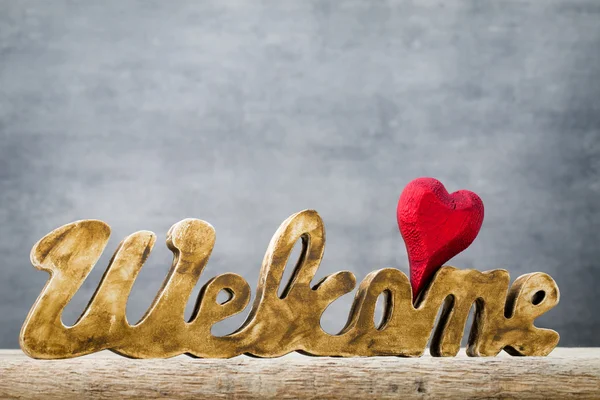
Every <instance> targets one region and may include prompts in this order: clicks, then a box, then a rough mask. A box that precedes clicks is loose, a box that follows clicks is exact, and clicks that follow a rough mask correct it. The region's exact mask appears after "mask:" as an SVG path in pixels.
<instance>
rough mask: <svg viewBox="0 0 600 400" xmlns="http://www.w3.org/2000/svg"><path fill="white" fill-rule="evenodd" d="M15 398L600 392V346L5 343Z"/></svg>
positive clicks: (1, 374) (5, 381)
mask: <svg viewBox="0 0 600 400" xmlns="http://www.w3.org/2000/svg"><path fill="white" fill-rule="evenodd" d="M0 398H3V399H4V398H9V399H13V398H14V399H17V398H19V399H34V398H43V399H46V400H52V399H58V400H67V399H90V398H91V399H133V398H147V399H158V398H161V399H231V398H240V399H246V398H248V399H273V398H277V399H289V398H293V399H298V398H300V399H303V398H306V399H309V398H310V399H363V400H364V399H391V398H394V399H423V398H429V399H489V398H503V399H509V398H518V399H544V400H548V399H568V398H578V399H598V398H600V349H599V348H571V349H568V348H560V347H559V348H557V349H555V350H554V351H553V352H552V353H551V354H550V355H549V356H548V357H510V356H508V355H504V354H503V353H501V356H499V357H481V358H467V357H466V356H465V350H464V349H462V350H461V352H460V353H459V355H458V356H457V357H452V358H443V359H440V358H432V357H430V356H429V355H424V356H423V357H421V358H399V357H371V358H329V357H327V358H326V357H305V356H302V355H299V354H297V353H294V354H289V355H287V356H284V357H280V358H271V359H255V358H249V357H245V356H240V357H236V358H232V359H227V360H220V359H190V358H188V357H183V356H181V357H175V358H171V359H168V360H129V359H124V358H120V357H118V356H116V355H114V354H111V353H109V352H101V353H98V354H94V355H90V356H85V357H79V358H75V359H70V360H57V361H53V360H32V359H30V358H28V357H26V356H25V355H23V353H22V352H20V351H18V350H3V351H2V350H0Z"/></svg>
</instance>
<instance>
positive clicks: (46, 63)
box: [0, 0, 600, 348]
mask: <svg viewBox="0 0 600 400" xmlns="http://www.w3.org/2000/svg"><path fill="white" fill-rule="evenodd" d="M0 139H1V147H0V162H1V165H0V235H1V238H0V260H1V263H0V348H1V347H17V346H18V340H17V338H18V332H19V328H20V325H21V324H22V322H23V320H24V318H25V316H26V314H27V311H28V309H29V307H30V306H31V305H32V304H33V302H34V300H35V298H36V297H37V295H38V293H39V291H40V290H41V288H42V286H43V284H44V282H45V280H46V278H47V276H46V274H45V273H43V272H40V271H37V270H35V269H34V268H33V267H31V265H30V264H29V250H30V248H31V246H32V245H33V244H34V242H35V241H36V240H37V239H39V238H40V237H42V236H43V235H44V234H46V233H47V232H49V231H50V230H52V229H54V228H56V227H58V226H60V225H63V224H65V223H68V222H71V221H73V220H77V219H83V218H98V219H102V220H104V221H106V222H108V223H109V224H110V225H111V226H112V229H113V236H112V237H111V242H110V244H109V247H108V249H110V250H109V251H107V253H106V254H105V255H104V256H103V258H102V260H101V263H100V265H99V266H98V267H97V269H96V270H94V271H93V273H92V275H91V276H90V278H89V279H88V281H87V282H86V283H85V285H84V287H83V289H82V290H81V291H80V292H79V293H78V294H77V295H76V297H75V299H74V301H73V302H72V304H70V305H69V306H68V308H67V310H66V311H65V316H64V320H65V321H66V322H73V321H74V320H75V318H76V316H77V314H78V313H79V312H80V311H81V310H82V309H83V307H84V305H85V303H86V301H87V299H89V297H90V296H91V294H92V292H93V289H94V288H95V287H96V284H97V282H98V280H99V279H100V276H101V275H102V271H103V267H104V266H105V265H106V263H107V261H108V259H109V256H110V253H111V252H112V250H113V249H114V248H115V247H116V245H117V243H118V242H119V241H120V240H121V239H122V238H123V237H124V236H125V235H127V234H129V233H131V232H133V231H136V230H140V229H149V230H152V231H154V232H157V233H158V234H159V242H158V245H157V247H156V248H155V250H154V252H153V253H152V255H151V257H150V259H149V261H148V263H147V265H146V266H145V267H144V269H143V270H142V272H141V275H140V276H139V279H138V280H137V281H136V283H135V286H134V289H133V292H132V296H131V299H130V301H129V306H128V316H129V317H130V318H131V319H136V318H138V317H140V316H141V315H142V313H143V312H144V310H145V308H147V307H148V306H149V305H150V302H151V300H152V297H153V296H154V294H155V293H156V291H157V290H158V288H159V286H160V284H161V281H162V278H163V277H164V275H165V273H166V271H167V269H168V266H169V264H170V253H169V251H168V250H167V249H166V247H165V246H164V244H163V243H164V238H165V233H166V231H167V230H168V228H169V227H170V226H171V225H172V224H173V223H175V222H177V221H178V220H180V219H182V218H186V217H197V218H202V219H205V220H207V221H209V222H211V223H212V224H213V225H214V226H215V227H216V229H217V236H218V238H217V244H216V248H215V250H214V253H213V256H212V258H211V260H210V263H209V267H208V268H207V270H206V272H205V274H204V275H203V276H202V277H201V281H200V282H201V283H203V282H206V281H207V280H208V279H209V278H210V277H212V276H214V275H215V274H218V273H221V272H224V271H234V272H238V273H240V274H242V275H243V276H244V277H245V278H246V279H247V280H248V281H249V283H250V284H251V286H252V287H254V286H255V285H256V281H257V275H258V270H259V266H260V261H261V260H262V256H263V253H264V251H265V249H266V246H267V244H268V242H269V240H270V237H271V235H272V234H273V232H274V231H275V230H276V228H277V226H278V225H279V223H280V222H281V221H282V220H283V219H285V218H286V217H287V216H288V215H290V214H292V213H294V212H296V211H299V210H302V209H305V208H315V209H317V210H318V211H319V212H320V213H321V216H322V217H323V219H324V221H325V224H326V228H327V234H328V236H327V239H328V241H327V249H326V253H325V258H324V260H323V265H322V267H321V269H320V271H319V273H318V277H321V276H324V275H325V274H329V273H332V272H335V271H337V270H341V269H350V270H352V271H354V272H355V273H356V274H357V277H358V278H359V279H362V278H363V277H364V276H365V274H366V273H367V272H368V271H371V270H373V269H377V268H382V267H398V268H400V269H402V270H403V271H407V268H406V265H407V261H406V252H405V249H404V245H403V243H402V241H401V238H400V235H399V233H398V230H397V226H396V221H395V207H396V201H397V198H398V195H399V194H400V191H401V190H402V188H403V186H404V185H405V184H406V183H407V182H409V181H410V180H411V179H413V178H415V177H419V176H434V177H437V178H438V179H440V180H442V182H444V183H445V184H446V186H447V188H448V189H449V190H451V191H454V190H457V189H461V188H466V189H470V190H473V191H475V192H477V193H478V194H479V195H480V196H481V197H482V198H483V201H484V203H485V205H486V218H485V221H484V224H483V228H482V231H481V233H480V235H479V237H478V239H477V240H476V241H475V243H474V244H473V245H472V246H471V247H470V248H469V249H468V250H467V251H466V252H464V253H463V254H461V255H459V256H458V257H456V258H455V259H454V260H452V264H453V265H456V266H458V267H463V268H478V269H482V270H485V269H493V268H507V269H508V270H510V272H511V276H512V278H513V279H514V278H515V277H516V276H518V275H520V274H523V273H527V272H532V271H545V272H548V273H550V274H551V275H552V276H553V277H554V278H555V279H556V281H557V282H558V285H559V287H560V288H561V294H562V299H561V303H560V305H559V306H558V307H557V308H556V309H555V310H553V311H551V312H550V313H548V314H547V315H545V316H544V317H542V318H541V319H540V321H539V325H541V326H547V327H551V328H554V329H556V330H558V331H559V332H560V333H561V335H562V341H561V345H564V346H574V345H585V346H600V334H599V333H600V314H599V313H598V305H597V302H598V290H597V287H598V285H599V284H600V269H599V267H598V261H599V258H600V247H599V243H600V237H599V233H598V232H599V228H600V201H599V200H600V198H599V193H600V175H599V172H600V171H599V168H600V2H598V1H594V0H584V1H573V0H560V1H556V0H554V1H486V2H482V1H479V0H473V1H467V0H458V1H449V2H447V1H435V2H433V1H419V2H410V1H381V2H379V1H333V0H332V1H300V0H297V1H292V0H287V1H279V2H260V1H235V2H234V1H227V2H224V1H216V0H215V1H212V2H184V1H175V2H148V1H146V2H133V1H126V2H124V1H111V2H92V1H87V2H72V3H71V2H63V1H53V2H43V1H39V2H32V1H6V0H0ZM196 293H197V290H196ZM351 298H352V295H349V296H345V297H344V298H342V299H341V300H339V301H338V302H336V303H334V305H333V306H332V307H331V308H330V309H328V310H327V312H326V314H325V316H324V320H323V325H324V327H325V328H326V330H328V331H330V332H334V331H336V330H337V329H339V328H341V327H342V325H343V324H344V321H345V317H346V315H347V313H348V310H349V307H350V301H351ZM188 311H190V310H188ZM242 319H243V316H240V317H239V318H233V319H232V320H230V321H226V322H224V323H222V324H221V325H220V326H219V327H216V328H215V329H216V331H218V332H220V333H225V332H227V331H228V330H233V329H234V327H235V326H237V325H238V324H239V323H240V322H241V320H242Z"/></svg>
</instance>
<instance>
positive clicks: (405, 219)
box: [397, 178, 483, 298]
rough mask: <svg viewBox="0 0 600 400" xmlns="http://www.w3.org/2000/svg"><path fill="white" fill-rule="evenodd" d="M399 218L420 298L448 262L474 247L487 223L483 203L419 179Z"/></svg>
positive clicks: (406, 193)
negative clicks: (482, 226)
mask: <svg viewBox="0 0 600 400" xmlns="http://www.w3.org/2000/svg"><path fill="white" fill-rule="evenodd" d="M397 217H398V226H399V227H400V233H401V234H402V238H403V239H404V243H405V244H406V250H407V252H408V261H409V265H410V283H411V285H412V288H413V296H414V298H416V297H417V295H418V294H419V292H420V291H421V290H422V289H423V287H424V286H425V285H426V284H427V282H429V280H430V279H431V278H432V276H433V274H434V273H435V272H436V271H437V270H438V269H439V268H440V267H441V266H442V265H443V264H444V263H445V262H446V261H448V260H449V259H451V258H452V257H454V256H455V255H457V254H458V253H460V252H461V251H463V250H464V249H466V248H467V247H469V245H470V244H471V243H473V240H475V237H476V236H477V233H479V228H481V224H482V222H483V202H482V201H481V199H480V198H479V196H477V195H476V194H475V193H473V192H470V191H468V190H459V191H457V192H454V193H452V194H449V193H448V191H447V190H446V188H445V187H444V185H442V183H441V182H440V181H438V180H437V179H433V178H418V179H415V180H413V181H412V182H410V183H409V184H408V185H407V186H406V187H405V188H404V190H403V191H402V194H401V195H400V200H399V201H398V210H397Z"/></svg>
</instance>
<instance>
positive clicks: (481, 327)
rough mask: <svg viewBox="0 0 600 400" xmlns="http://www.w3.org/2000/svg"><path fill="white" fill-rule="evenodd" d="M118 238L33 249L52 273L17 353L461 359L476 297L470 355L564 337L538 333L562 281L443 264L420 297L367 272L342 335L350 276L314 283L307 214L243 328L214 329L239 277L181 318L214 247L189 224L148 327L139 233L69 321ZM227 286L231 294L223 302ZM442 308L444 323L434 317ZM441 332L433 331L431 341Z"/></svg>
mask: <svg viewBox="0 0 600 400" xmlns="http://www.w3.org/2000/svg"><path fill="white" fill-rule="evenodd" d="M109 236H110V228H109V227H108V225H107V224H105V223H104V222H102V221H97V220H84V221H78V222H74V223H71V224H68V225H65V226H62V227H61V228H58V229H56V230H54V231H53V232H51V233H49V234H48V235H46V236H45V237H44V238H43V239H41V240H40V241H39V242H38V243H37V244H36V245H35V246H34V247H33V249H32V252H31V260H32V263H33V265H34V266H35V267H36V268H38V269H40V270H43V271H47V272H49V273H50V279H49V280H48V282H47V284H46V286H45V287H44V289H43V290H42V292H41V294H40V296H39V297H38V299H37V301H36V302H35V304H34V305H33V308H32V309H31V311H30V313H29V315H28V316H27V319H26V320H25V323H24V325H23V328H22V330H21V336H20V342H21V348H22V349H23V351H25V353H27V354H28V355H30V356H32V357H35V358H46V359H53V358H68V357H75V356H81V355H84V354H89V353H93V352H97V351H100V350H104V349H110V350H112V351H114V352H116V353H118V354H121V355H124V356H127V357H133V358H163V357H172V356H176V355H179V354H189V355H192V356H196V357H213V358H215V357H218V358H225V357H234V356H237V355H240V354H251V355H254V356H259V357H277V356H281V355H284V354H286V353H289V352H292V351H299V352H303V353H305V354H310V355H319V356H376V355H395V356H411V357H413V356H420V355H422V354H423V352H424V349H425V347H426V345H427V342H428V340H429V338H430V337H432V339H431V354H432V355H434V356H454V355H456V354H457V353H458V351H459V349H460V342H461V338H462V336H463V331H464V328H465V325H466V321H467V317H468V315H469V311H470V309H471V307H472V305H473V304H475V320H474V323H473V326H472V328H471V334H470V337H469V346H468V349H467V352H468V354H469V355H471V356H494V355H496V354H498V353H499V352H500V351H501V350H503V349H504V350H506V351H507V352H508V353H510V354H513V355H530V356H541V355H547V354H548V353H550V352H551V351H552V349H553V348H554V347H555V346H556V345H557V344H558V339H559V336H558V334H557V333H556V332H554V331H552V330H549V329H541V328H537V327H535V326H534V325H533V321H534V320H535V318H537V317H538V316H540V315H542V314H543V313H545V312H546V311H548V310H550V309H551V308H552V307H554V306H555V305H556V304H557V303H558V298H559V291H558V287H557V285H556V283H555V282H554V280H553V279H552V278H551V277H550V276H548V275H547V274H544V273H532V274H527V275H523V276H521V277H519V278H518V279H517V280H516V281H515V282H514V284H513V285H512V286H511V287H510V289H509V283H510V278H509V274H508V272H507V271H505V270H494V271H488V272H479V271H476V270H458V269H456V268H453V267H443V268H441V269H440V270H439V271H438V272H437V273H436V275H435V277H434V278H433V279H432V281H431V282H430V284H429V286H428V287H427V288H426V289H424V290H423V292H422V293H421V294H420V296H419V298H418V299H417V302H416V304H413V300H412V291H411V286H410V283H409V281H408V278H407V277H406V276H405V275H404V274H403V273H402V272H400V271H399V270H397V269H392V268H386V269H381V270H378V271H374V272H371V273H370V274H368V275H367V277H366V278H365V279H364V280H363V281H362V282H361V283H360V285H359V287H358V292H357V294H356V296H355V299H354V302H353V305H352V308H351V311H350V314H349V318H348V322H347V324H346V326H345V327H344V328H343V329H342V330H341V332H339V333H338V334H336V335H331V334H328V333H327V332H325V331H324V330H323V329H322V328H321V325H320V320H321V315H322V313H323V311H324V310H325V309H326V308H327V307H328V306H329V304H331V303H332V302H333V301H335V300H336V299H337V298H339V297H340V296H342V295H344V294H346V293H349V292H351V291H352V290H353V289H354V287H355V285H356V279H355V277H354V275H353V274H352V273H351V272H348V271H342V272H337V273H335V274H333V275H330V276H328V277H326V278H324V279H323V280H321V281H320V282H319V283H317V284H316V285H314V286H311V284H310V283H311V281H312V279H313V277H314V275H315V273H316V271H317V269H318V267H319V264H320V262H321V258H322V256H323V251H324V246H325V231H324V227H323V222H322V220H321V218H320V217H319V215H318V214H317V212H315V211H312V210H305V211H302V212H299V213H296V214H294V215H292V216H290V217H289V218H288V219H286V220H285V221H284V222H283V223H282V225H281V226H280V227H279V229H278V230H277V232H276V233H275V235H274V236H273V238H272V240H271V242H270V244H269V247H268V249H267V252H266V254H265V257H264V260H263V263H262V267H261V270H260V276H259V281H258V287H257V291H256V300H255V301H254V304H253V305H252V308H251V311H250V313H249V315H248V317H247V319H246V321H245V322H244V324H243V325H242V326H241V327H240V328H239V329H238V330H237V331H235V332H233V333H231V334H229V335H226V336H220V337H217V336H213V335H212V334H211V327H212V325H214V324H215V323H216V322H218V321H221V320H223V319H225V318H228V317H230V316H232V315H235V314H237V313H240V312H241V311H243V310H244V309H245V308H246V306H247V305H248V303H249V300H250V287H249V285H248V283H247V282H246V281H245V280H244V279H243V278H242V277H240V276H239V275H236V274H233V273H225V274H222V275H219V276H217V277H215V278H213V279H211V280H210V281H209V282H207V283H206V285H204V287H203V288H202V290H201V291H200V294H199V297H198V299H197V302H196V306H195V309H194V312H193V316H192V318H191V319H190V320H189V321H186V320H185V318H184V310H185V307H186V304H187V302H188V300H189V297H190V294H191V292H192V290H193V288H194V286H195V285H196V282H197V281H198V278H199V277H200V274H201V273H202V270H203V269H204V267H205V266H206V264H207V262H208V259H209V256H210V254H211V251H212V249H213V246H214V243H215V232H214V229H213V227H212V226H211V225H210V224H208V223H207V222H204V221H201V220H197V219H186V220H183V221H181V222H179V223H177V224H175V225H173V227H172V228H171V229H170V230H169V233H168V237H167V245H168V247H169V248H170V249H171V251H172V252H173V253H174V261H173V265H172V267H171V270H170V271H169V273H168V276H167V277H166V279H165V281H164V283H163V285H162V288H161V289H160V291H159V293H158V294H157V296H156V298H155V299H154V301H153V303H152V305H151V306H150V308H149V309H148V311H147V312H146V314H145V315H144V316H143V317H142V319H141V320H140V322H138V323H137V324H135V325H130V324H129V323H128V321H127V319H126V316H125V308H126V304H127V299H128V296H129V293H130V291H131V288H132V286H133V283H134V281H135V279H136V277H137V274H138V273H139V271H140V269H141V268H142V265H143V264H144V262H145V260H146V259H147V257H148V255H149V254H150V252H151V251H152V248H153V245H154V243H155V240H156V239H155V235H154V234H153V233H152V232H149V231H140V232H136V233H134V234H132V235H130V236H128V237H127V238H125V240H123V241H122V242H121V244H120V245H119V247H118V249H117V251H116V253H115V254H114V256H113V258H112V260H111V262H110V264H109V266H108V268H107V270H106V272H105V274H104V276H103V278H102V280H101V282H100V284H99V286H98V288H97V289H96V292H95V293H94V295H93V297H92V299H91V300H90V303H89V305H88V306H87V308H86V309H85V311H84V312H83V314H82V315H81V317H80V318H79V320H78V321H77V322H76V323H75V324H74V325H73V326H65V325H64V324H63V323H62V321H61V314H62V311H63V309H64V307H65V306H66V305H67V303H68V302H69V301H70V300H71V298H72V297H73V295H74V294H75V292H77V290H78V289H79V287H80V286H81V284H82V283H83V281H84V280H85V279H86V277H87V275H88V274H89V272H90V271H91V270H92V268H93V267H94V265H95V263H96V262H97V261H98V259H99V258H100V256H101V254H102V252H103V250H104V248H105V246H106V244H107V242H108V238H109ZM298 240H302V244H303V246H302V252H301V255H300V257H299V260H298V263H297V265H296V267H295V269H294V271H293V273H292V277H291V278H290V280H289V282H287V284H286V286H285V289H284V290H283V293H282V294H281V295H280V294H278V291H279V290H278V289H279V287H280V285H281V284H282V277H283V272H284V268H285V265H286V263H287V261H288V258H289V256H290V253H291V252H292V249H293V247H294V245H295V243H296V242H297V241H298ZM223 290H224V291H226V292H227V293H229V295H230V297H229V299H228V300H227V301H225V302H222V303H220V302H218V301H217V295H218V293H219V292H220V291H223ZM382 293H383V294H384V295H385V299H386V301H385V305H384V313H383V314H384V315H383V320H382V322H381V323H380V324H376V323H375V322H374V312H375V305H376V301H377V298H378V297H379V296H380V295H381V294H382ZM440 308H442V311H441V314H440V318H439V320H438V324H437V326H436V327H435V330H434V325H435V321H436V317H437V315H438V311H439V309H440ZM432 331H433V336H431V334H432Z"/></svg>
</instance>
